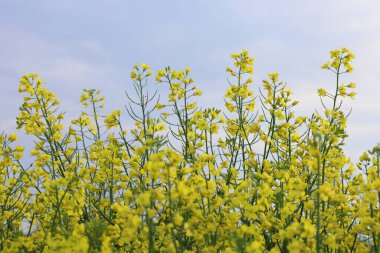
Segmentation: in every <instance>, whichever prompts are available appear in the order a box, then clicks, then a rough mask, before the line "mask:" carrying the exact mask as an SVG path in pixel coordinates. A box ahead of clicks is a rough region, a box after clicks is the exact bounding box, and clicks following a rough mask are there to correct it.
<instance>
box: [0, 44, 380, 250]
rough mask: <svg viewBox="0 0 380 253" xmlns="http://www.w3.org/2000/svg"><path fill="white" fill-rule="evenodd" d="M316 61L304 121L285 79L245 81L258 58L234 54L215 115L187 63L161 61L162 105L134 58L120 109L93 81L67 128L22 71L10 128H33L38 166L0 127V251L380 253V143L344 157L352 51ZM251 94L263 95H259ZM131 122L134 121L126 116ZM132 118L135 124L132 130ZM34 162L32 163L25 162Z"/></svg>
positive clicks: (50, 98) (35, 80)
mask: <svg viewBox="0 0 380 253" xmlns="http://www.w3.org/2000/svg"><path fill="white" fill-rule="evenodd" d="M330 54H331V55H330V61H329V62H327V63H326V64H325V65H323V66H322V68H324V69H326V70H329V71H330V72H332V73H333V74H334V75H335V76H336V83H335V84H332V85H331V86H332V88H331V89H328V90H325V89H319V90H318V95H319V96H320V98H321V101H322V106H323V108H324V109H323V113H320V114H319V113H314V114H313V115H311V116H310V117H298V116H296V115H295V113H294V107H295V106H296V105H297V103H298V102H297V101H293V100H292V98H291V95H292V92H291V91H290V90H288V89H287V88H286V85H285V83H284V82H281V81H279V75H278V74H277V73H272V74H269V75H268V78H267V79H266V80H263V82H262V86H261V88H260V90H259V94H254V93H253V91H252V88H251V86H252V82H253V81H252V74H253V58H252V57H250V56H249V54H248V52H247V51H242V52H241V53H238V54H232V55H231V56H232V59H233V60H234V66H233V67H231V68H227V73H228V75H229V77H228V83H229V87H228V89H227V92H226V94H225V108H226V111H225V113H223V112H222V111H221V110H219V109H215V108H209V109H201V108H200V107H198V105H197V103H196V97H197V96H201V95H202V92H201V91H200V90H199V89H198V88H197V87H196V86H195V85H194V80H193V79H192V78H191V77H190V69H189V68H187V69H185V70H180V71H176V70H172V69H170V68H169V67H167V68H165V69H163V70H159V71H158V73H157V75H156V78H155V79H156V83H158V85H163V86H166V87H167V88H169V91H170V92H169V94H168V99H167V101H165V102H163V101H159V100H158V95H157V94H156V93H154V94H153V95H150V94H149V92H148V90H149V89H150V88H149V87H148V86H147V85H149V83H150V82H151V81H150V79H149V76H152V72H150V67H149V66H148V65H145V64H142V65H140V66H135V67H134V68H133V70H132V72H131V75H130V77H131V80H132V82H131V83H132V84H133V87H134V90H135V94H131V93H127V99H128V101H129V102H128V104H127V106H126V110H125V112H126V115H128V121H127V122H123V120H122V119H121V110H115V111H113V112H112V113H110V114H108V115H107V116H102V113H103V112H102V108H103V103H104V98H103V97H102V96H101V94H100V91H97V90H84V92H83V94H82V96H81V98H80V100H81V103H82V104H83V106H84V108H85V109H84V112H82V113H81V115H80V116H79V117H78V118H77V119H75V120H72V121H71V124H70V125H69V126H68V127H65V125H64V124H63V122H64V113H62V112H61V111H60V109H59V107H58V105H59V101H58V99H57V98H56V96H55V95H54V94H53V93H52V92H50V91H49V90H48V89H47V88H46V87H45V86H44V84H43V82H42V81H41V79H40V78H39V76H38V75H36V74H29V75H26V76H23V77H22V79H21V82H20V86H19V92H20V93H22V94H23V96H24V102H23V104H22V105H21V107H20V112H19V116H18V117H17V127H18V128H19V129H22V130H23V131H24V132H25V133H26V134H28V135H32V136H34V137H33V138H34V140H35V145H34V148H33V149H32V150H31V151H30V158H29V160H30V159H32V160H33V162H32V163H31V164H30V165H29V166H26V165H25V164H23V162H22V161H21V160H22V157H23V155H24V149H25V147H23V146H20V145H16V144H15V143H16V142H17V139H18V137H17V136H16V135H15V134H13V133H12V134H9V135H8V134H5V133H3V134H1V136H0V144H1V150H0V180H1V184H0V219H1V223H0V249H1V250H2V251H3V252H272V253H274V252H361V253H364V252H379V249H380V211H379V205H380V192H379V189H380V167H379V159H380V145H378V146H377V147H375V148H373V149H372V150H371V151H370V152H368V153H367V152H365V153H364V154H363V155H362V156H361V157H360V162H359V163H358V164H353V162H352V161H351V160H350V159H349V158H348V157H346V156H345V154H344V152H343V149H342V147H343V145H344V141H345V139H346V138H347V137H348V136H347V133H346V120H347V114H348V112H345V111H344V110H342V103H343V101H344V100H345V99H346V98H350V97H351V98H354V96H355V92H353V89H354V88H355V84H354V83H349V84H343V83H341V80H340V77H341V76H342V75H343V74H346V73H350V72H351V71H352V70H353V67H352V66H351V61H352V59H353V58H354V56H353V54H352V53H351V52H350V51H349V50H347V49H346V48H342V49H339V50H333V51H331V53H330ZM257 104H258V105H257ZM131 122H132V124H131ZM127 126H129V127H127ZM28 164H29V162H28Z"/></svg>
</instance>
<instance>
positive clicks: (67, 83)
mask: <svg viewBox="0 0 380 253" xmlns="http://www.w3.org/2000/svg"><path fill="white" fill-rule="evenodd" d="M379 31H380V1H378V0H356V1H355V0H334V1H331V0H330V1H327V0H320V1H305V0H289V1H280V0H278V1H262V0H261V1H255V0H251V1H248V0H236V1H231V0H230V1H227V0H218V1H217V0H208V1H205V0H203V1H201V0H196V1H184V0H172V1H169V0H168V1H166V0H162V1H153V0H152V1H112V0H109V1H93V0H92V1H78V0H76V1H72V0H60V1H51V0H49V1H43V0H40V1H18V0H12V1H5V0H3V1H1V2H0V87H1V91H2V92H1V93H0V108H1V109H0V129H2V130H5V131H6V132H11V131H14V128H15V117H16V115H17V107H18V106H19V105H20V104H21V102H22V98H21V96H20V95H19V94H18V93H17V87H18V82H19V79H20V77H21V76H22V75H23V74H24V73H29V72H37V73H39V74H40V76H41V77H42V79H43V80H44V81H45V82H46V84H47V86H48V88H49V89H51V90H53V91H54V92H56V94H57V95H58V97H59V98H60V99H61V101H62V110H65V111H67V112H68V116H69V117H70V116H75V115H78V114H79V110H80V109H79V97H80V94H81V91H82V89H83V88H98V89H101V90H102V91H103V94H104V95H105V97H106V102H107V108H106V109H107V110H112V109H117V108H121V107H122V106H123V105H124V104H125V102H126V101H125V96H123V93H124V91H125V90H128V89H130V88H131V83H130V80H129V71H130V69H131V67H132V66H133V65H134V64H139V63H142V62H144V63H147V64H150V65H152V68H153V70H158V69H161V68H163V67H165V66H167V65H170V66H172V67H173V68H184V67H187V66H189V67H191V68H192V72H193V76H194V79H195V81H196V84H197V86H198V87H200V88H201V90H202V91H203V93H204V96H203V98H201V99H200V103H201V104H203V105H205V106H216V107H220V108H221V107H222V106H223V102H222V101H223V100H222V96H223V94H224V91H225V89H226V87H227V82H226V77H227V75H226V73H225V68H226V67H227V66H229V65H231V63H232V61H231V59H230V58H229V55H230V54H231V53H234V52H238V51H240V50H241V49H247V50H249V51H250V52H251V54H252V55H253V56H254V57H255V75H254V86H255V87H257V86H259V85H261V80H262V79H263V78H265V76H266V75H267V73H269V72H273V71H277V72H279V73H280V79H282V80H284V81H285V82H287V83H288V87H289V88H291V89H292V90H293V91H294V93H295V94H294V96H295V98H296V99H297V100H300V102H301V103H300V104H299V106H298V109H297V112H298V113H299V114H303V115H310V113H311V112H313V110H314V109H315V108H319V109H320V104H319V99H318V97H317V95H316V89H317V88H319V87H324V88H326V89H329V88H331V89H332V88H333V86H334V77H333V75H332V74H331V73H328V72H326V71H323V70H322V69H320V66H321V65H322V64H323V63H325V62H326V61H327V60H328V56H329V54H328V52H329V50H331V49H335V48H339V47H341V46H346V47H348V48H350V49H351V51H352V52H353V53H354V54H355V55H356V59H355V61H354V63H353V65H354V66H355V68H356V69H355V71H354V73H353V74H352V75H350V76H346V77H345V78H344V80H343V81H344V82H347V83H348V82H350V81H353V82H356V83H357V85H358V88H357V92H358V96H357V99H356V100H354V101H347V102H346V104H347V105H348V107H352V108H353V111H352V114H351V116H350V118H349V121H348V124H349V128H348V133H349V134H350V138H349V140H348V141H347V146H346V152H347V153H348V154H349V155H351V156H353V157H356V156H359V155H360V154H361V152H362V151H364V150H367V149H369V148H371V147H373V146H375V145H376V143H377V142H379V141H380V131H379V129H380V84H379V80H380V67H379V64H378V61H379V59H380V34H379ZM152 83H154V81H153V80H152ZM157 88H159V89H160V88H161V87H160V86H157ZM347 109H349V108H347Z"/></svg>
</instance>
